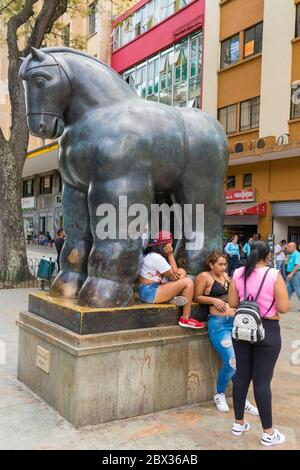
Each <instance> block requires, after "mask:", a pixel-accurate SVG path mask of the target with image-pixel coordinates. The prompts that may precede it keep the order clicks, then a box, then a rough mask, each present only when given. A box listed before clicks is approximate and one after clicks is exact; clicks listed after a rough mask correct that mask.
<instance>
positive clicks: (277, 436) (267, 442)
mask: <svg viewBox="0 0 300 470" xmlns="http://www.w3.org/2000/svg"><path fill="white" fill-rule="evenodd" d="M284 441H285V435H284V434H282V433H281V432H279V431H278V429H275V428H274V429H273V434H268V433H267V432H263V433H262V436H261V440H260V443H261V444H262V445H263V446H266V447H269V446H276V445H278V444H283V443H284Z"/></svg>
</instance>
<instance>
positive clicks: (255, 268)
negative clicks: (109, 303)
mask: <svg viewBox="0 0 300 470" xmlns="http://www.w3.org/2000/svg"><path fill="white" fill-rule="evenodd" d="M172 241H173V240H172V235H171V233H169V232H165V231H162V232H160V233H159V234H157V236H156V237H155V238H154V239H153V240H152V241H151V243H150V244H149V245H148V247H147V248H146V250H145V253H144V258H143V263H142V266H141V269H140V272H139V280H138V282H139V287H138V292H139V297H140V301H141V302H146V303H153V304H155V303H162V302H169V303H174V304H176V305H179V306H182V307H183V311H182V316H181V317H180V319H179V325H180V326H182V327H185V328H194V329H201V328H203V327H204V324H203V323H201V322H198V321H197V320H195V319H193V318H191V305H192V301H194V302H197V303H200V304H204V305H207V306H208V309H209V314H208V334H209V338H210V341H211V343H212V346H213V347H214V349H215V350H216V352H217V353H218V355H219V356H220V359H221V360H222V367H221V368H220V370H219V373H218V379H217V383H216V389H215V395H214V402H215V404H216V407H217V409H218V410H219V411H220V412H228V410H229V407H228V404H227V401H226V396H225V392H226V389H227V387H228V384H229V382H230V381H232V382H233V405H234V414H235V420H234V423H233V425H232V434H233V435H234V436H240V435H242V434H243V433H244V432H246V431H248V430H249V429H250V424H249V423H248V422H247V421H246V420H245V419H244V413H249V414H252V415H256V416H259V418H260V421H261V425H262V435H261V441H260V442H261V444H262V445H264V446H273V445H278V444H282V443H283V442H284V441H285V436H284V435H283V434H282V433H281V432H280V431H279V430H278V429H276V428H274V426H273V419H272V399H271V380H272V377H273V372H274V368H275V364H276V361H277V359H278V356H279V353H280V349H281V337H280V326H279V320H280V314H286V313H288V310H289V298H290V297H291V295H292V294H293V292H296V294H297V296H298V298H299V300H300V290H299V288H300V252H299V251H298V250H297V245H296V243H294V242H290V243H288V244H287V243H286V241H285V240H282V241H281V242H280V243H278V245H276V247H275V254H276V268H277V269H276V268H273V267H271V266H272V263H271V253H270V247H269V246H268V245H267V244H266V243H265V242H263V241H261V237H260V235H259V234H254V235H253V237H251V239H250V240H249V241H248V242H247V243H246V244H245V245H244V246H243V247H242V249H241V250H240V247H239V245H238V237H237V236H235V237H233V238H232V239H231V240H230V242H228V243H227V244H226V246H225V247H224V251H223V252H218V251H214V252H212V253H211V254H210V255H209V256H208V257H207V260H206V267H205V271H204V272H201V273H199V275H198V276H197V277H196V279H195V281H193V280H192V279H190V278H189V277H188V276H187V274H186V272H185V271H184V270H183V269H182V268H180V267H178V266H177V263H176V261H175V258H174V254H173V248H172ZM241 251H242V253H241ZM283 254H284V256H286V254H287V255H288V260H287V264H286V268H285V270H284V271H283V267H282V265H283V264H285V258H284V260H283ZM278 256H279V258H278ZM242 257H243V263H241V258H242ZM279 261H281V263H279ZM282 261H284V263H282ZM277 262H278V263H277ZM246 284H247V287H246ZM248 298H253V299H255V300H256V302H257V305H258V308H259V315H260V320H261V325H262V327H263V328H264V332H265V337H264V339H263V340H262V341H260V342H253V343H252V342H246V341H239V340H237V339H235V338H234V337H233V336H232V329H233V321H234V317H235V314H236V309H237V308H238V306H239V305H240V303H241V302H243V301H245V300H248ZM251 381H252V383H253V391H254V397H255V401H256V406H254V405H253V404H251V403H250V401H249V400H247V394H248V390H249V385H250V383H251Z"/></svg>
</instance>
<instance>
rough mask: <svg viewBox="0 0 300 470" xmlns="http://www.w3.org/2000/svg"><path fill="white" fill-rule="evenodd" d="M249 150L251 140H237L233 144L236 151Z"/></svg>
mask: <svg viewBox="0 0 300 470" xmlns="http://www.w3.org/2000/svg"><path fill="white" fill-rule="evenodd" d="M248 150H250V142H249V140H243V141H241V142H236V143H235V144H233V152H234V153H241V152H247V151H248Z"/></svg>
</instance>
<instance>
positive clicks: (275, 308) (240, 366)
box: [228, 241, 289, 446]
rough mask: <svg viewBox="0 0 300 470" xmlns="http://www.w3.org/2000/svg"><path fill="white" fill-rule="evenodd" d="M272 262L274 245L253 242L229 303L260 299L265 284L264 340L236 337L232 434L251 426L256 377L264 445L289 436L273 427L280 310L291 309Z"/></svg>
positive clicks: (235, 304) (231, 289) (233, 305)
mask: <svg viewBox="0 0 300 470" xmlns="http://www.w3.org/2000/svg"><path fill="white" fill-rule="evenodd" d="M269 262H270V247H269V246H268V245H267V244H266V243H264V242H261V241H256V242H252V244H251V253H250V256H249V258H248V259H247V262H246V266H245V268H244V267H243V268H239V269H237V270H236V271H235V273H234V276H233V279H232V281H231V283H230V287H229V293H228V301H229V306H230V307H231V308H237V307H238V305H239V303H240V302H241V301H243V300H246V299H247V298H249V296H251V297H252V298H253V299H255V298H257V294H258V292H259V289H260V287H261V291H260V294H259V297H258V298H257V300H256V302H257V304H258V306H259V313H260V317H261V321H262V324H263V327H264V330H265V337H264V339H263V340H262V341H259V342H256V343H251V342H250V341H249V342H248V341H237V340H236V339H233V340H232V342H233V348H234V352H235V358H236V373H235V376H234V380H233V406H234V414H235V421H234V423H233V426H232V434H233V435H234V436H240V435H241V434H243V433H244V432H246V431H248V430H249V429H250V425H249V423H248V422H247V421H244V411H245V401H246V397H247V393H248V389H249V385H250V382H251V380H252V382H253V390H254V397H255V401H256V405H257V408H258V411H259V416H260V420H261V424H262V428H263V433H262V437H261V441H260V442H261V444H262V445H264V446H273V445H276V444H282V443H283V442H284V441H285V436H284V435H283V434H282V433H281V432H279V431H278V430H277V429H275V428H273V420H272V394H271V380H272V377H273V372H274V368H275V364H276V361H277V358H278V356H279V353H280V349H281V337H280V326H279V319H280V318H279V313H287V312H288V310H289V300H288V293H287V288H286V285H285V282H284V280H283V278H282V275H281V274H280V272H279V271H277V269H274V268H269V267H268V265H269ZM263 280H264V282H263ZM245 281H246V299H245V298H244V297H245V294H244V290H245Z"/></svg>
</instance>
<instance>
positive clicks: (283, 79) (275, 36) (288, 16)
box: [260, 0, 296, 137]
mask: <svg viewBox="0 0 300 470" xmlns="http://www.w3.org/2000/svg"><path fill="white" fill-rule="evenodd" d="M295 11H296V8H295V4H294V0H265V7H264V30H263V55H262V81H261V105H260V109H261V111H260V137H266V136H268V135H275V136H276V137H279V136H280V135H281V134H283V133H288V120H289V118H290V99H291V62H292V45H291V40H292V39H293V38H294V36H295Z"/></svg>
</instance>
